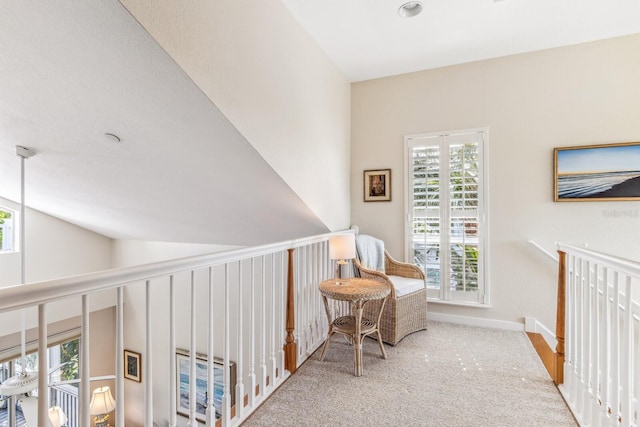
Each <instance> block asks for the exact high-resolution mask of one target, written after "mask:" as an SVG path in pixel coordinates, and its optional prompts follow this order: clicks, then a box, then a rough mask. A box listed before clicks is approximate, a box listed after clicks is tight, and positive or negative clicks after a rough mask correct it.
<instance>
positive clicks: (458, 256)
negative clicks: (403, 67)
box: [405, 130, 488, 304]
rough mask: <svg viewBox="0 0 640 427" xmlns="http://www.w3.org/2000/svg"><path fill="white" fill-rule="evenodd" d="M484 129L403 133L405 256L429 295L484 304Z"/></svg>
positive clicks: (448, 299)
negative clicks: (420, 274)
mask: <svg viewBox="0 0 640 427" xmlns="http://www.w3.org/2000/svg"><path fill="white" fill-rule="evenodd" d="M486 133H487V132H486V130H470V131H457V132H442V133H436V134H424V135H412V136H408V137H406V138H405V140H406V148H407V150H406V153H407V166H408V167H407V171H408V174H407V175H408V176H407V188H408V192H407V200H408V203H407V207H408V212H407V239H406V241H407V259H408V260H409V262H413V263H416V264H418V265H419V266H420V267H421V268H422V269H423V270H424V271H425V273H426V276H427V287H428V294H429V298H430V299H431V300H441V301H453V302H456V301H457V302H462V303H476V304H486V303H488V298H487V292H486V289H485V280H484V273H485V268H484V265H485V263H486V262H485V260H486V249H485V245H484V242H485V238H486V236H485V234H486V233H485V231H484V230H485V228H486V227H485V226H484V224H485V223H486V214H485V212H484V201H483V195H484V193H485V190H484V180H483V169H484V168H483V164H484V160H485V159H484V146H485V144H486V143H485V139H486Z"/></svg>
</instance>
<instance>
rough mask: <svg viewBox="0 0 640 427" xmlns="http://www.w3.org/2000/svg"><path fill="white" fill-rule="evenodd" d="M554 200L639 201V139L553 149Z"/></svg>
mask: <svg viewBox="0 0 640 427" xmlns="http://www.w3.org/2000/svg"><path fill="white" fill-rule="evenodd" d="M553 153H554V156H553V157H554V200H555V201H556V202H576V201H579V202H593V201H616V200H640V142H625V143H619V144H606V145H588V146H579V147H564V148H554V150H553Z"/></svg>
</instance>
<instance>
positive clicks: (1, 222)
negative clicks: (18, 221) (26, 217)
mask: <svg viewBox="0 0 640 427" xmlns="http://www.w3.org/2000/svg"><path fill="white" fill-rule="evenodd" d="M15 217H16V214H15V212H14V211H13V210H11V209H8V208H5V207H2V206H0V253H2V252H13V251H14V250H15V249H16V248H15V240H14V230H15V227H14V223H15Z"/></svg>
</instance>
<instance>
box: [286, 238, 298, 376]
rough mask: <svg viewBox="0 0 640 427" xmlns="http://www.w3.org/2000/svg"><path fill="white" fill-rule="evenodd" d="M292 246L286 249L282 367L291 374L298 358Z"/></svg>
mask: <svg viewBox="0 0 640 427" xmlns="http://www.w3.org/2000/svg"><path fill="white" fill-rule="evenodd" d="M293 251H294V249H293V248H290V249H287V252H289V266H288V268H287V325H286V328H287V340H286V343H285V345H284V368H285V369H286V370H287V371H289V372H291V373H292V374H293V373H294V372H295V371H296V368H297V364H298V360H297V354H298V348H297V345H296V342H295V339H294V337H293V331H294V330H295V327H296V320H295V303H294V299H293V296H294V285H295V280H294V278H293Z"/></svg>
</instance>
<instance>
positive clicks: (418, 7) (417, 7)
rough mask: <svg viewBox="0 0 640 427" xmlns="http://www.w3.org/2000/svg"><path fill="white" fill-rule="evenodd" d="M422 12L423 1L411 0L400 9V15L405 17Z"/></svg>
mask: <svg viewBox="0 0 640 427" xmlns="http://www.w3.org/2000/svg"><path fill="white" fill-rule="evenodd" d="M420 12H422V3H421V2H419V1H410V2H408V3H405V4H403V5H402V6H400V9H398V15H400V16H401V17H403V18H411V17H412V16H416V15H419V14H420Z"/></svg>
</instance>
